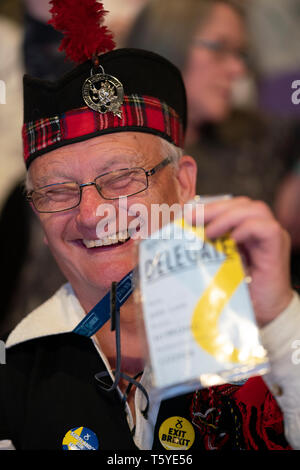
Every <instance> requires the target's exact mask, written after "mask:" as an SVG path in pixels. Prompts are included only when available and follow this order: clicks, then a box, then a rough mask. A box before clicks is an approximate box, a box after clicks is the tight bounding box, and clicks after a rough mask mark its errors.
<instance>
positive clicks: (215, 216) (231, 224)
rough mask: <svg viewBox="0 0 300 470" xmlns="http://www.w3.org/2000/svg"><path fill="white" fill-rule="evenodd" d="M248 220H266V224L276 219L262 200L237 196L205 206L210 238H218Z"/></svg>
mask: <svg viewBox="0 0 300 470" xmlns="http://www.w3.org/2000/svg"><path fill="white" fill-rule="evenodd" d="M246 220H248V221H249V220H251V221H252V222H254V221H255V220H264V222H265V224H267V223H270V222H271V221H274V220H275V219H274V217H273V214H272V212H271V210H270V209H269V207H268V206H267V205H266V204H264V203H263V202H261V201H251V200H250V199H248V198H236V199H232V200H229V201H220V202H216V203H212V204H208V205H207V206H205V207H204V223H205V226H206V235H207V237H208V238H217V237H219V236H222V235H224V234H225V233H228V232H231V231H233V230H234V229H235V228H236V227H238V226H240V225H241V224H243V223H244V222H245V221H246Z"/></svg>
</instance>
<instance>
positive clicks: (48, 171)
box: [30, 132, 195, 310]
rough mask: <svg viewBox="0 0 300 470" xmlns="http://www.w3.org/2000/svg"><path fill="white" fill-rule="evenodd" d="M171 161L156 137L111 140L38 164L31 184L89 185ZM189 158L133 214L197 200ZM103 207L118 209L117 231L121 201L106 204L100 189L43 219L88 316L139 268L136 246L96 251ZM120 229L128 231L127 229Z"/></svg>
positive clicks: (160, 177)
mask: <svg viewBox="0 0 300 470" xmlns="http://www.w3.org/2000/svg"><path fill="white" fill-rule="evenodd" d="M168 156H169V155H167V154H166V150H165V149H163V146H162V145H161V140H160V139H159V138H158V137H156V136H154V135H150V134H144V133H134V132H120V133H114V134H107V135H103V136H100V137H95V138H93V139H89V140H86V141H83V142H79V143H76V144H71V145H67V146H65V147H61V148H59V149H57V150H54V151H52V152H49V153H47V154H45V155H43V156H42V157H39V158H37V159H36V160H35V161H34V162H33V163H32V164H31V167H30V180H31V183H32V185H33V189H36V188H38V187H41V186H44V185H47V184H53V183H61V182H68V181H69V182H71V181H76V182H78V183H86V182H90V181H93V180H94V179H95V177H96V176H98V175H100V174H103V173H105V172H107V171H111V170H117V169H121V168H132V167H142V168H145V170H149V169H151V168H153V167H154V166H155V165H157V164H158V163H160V162H161V161H162V160H163V159H164V158H166V157H168ZM184 158H186V159H187V161H186V164H183V168H181V170H180V169H179V170H175V169H174V167H173V165H168V166H166V167H165V168H164V169H162V170H160V171H159V172H158V173H157V174H155V175H153V176H152V177H151V178H149V187H148V188H147V189H146V190H145V191H143V192H141V193H139V194H136V195H134V196H130V197H129V198H128V200H127V207H128V209H129V208H130V206H131V205H132V204H136V203H140V204H143V205H144V206H145V207H146V208H147V209H148V213H149V214H150V212H151V210H150V209H151V204H162V203H167V204H169V205H172V204H173V203H174V202H180V203H183V202H186V200H188V199H189V198H190V197H192V196H193V191H194V179H195V174H194V173H195V165H193V162H192V161H191V159H190V160H188V159H189V158H190V157H184ZM183 161H184V159H183ZM104 203H105V204H107V203H110V204H113V205H114V206H115V210H116V222H117V227H118V221H119V218H120V214H119V204H118V200H116V201H108V200H105V199H103V198H102V197H101V196H100V195H99V193H98V192H97V190H96V188H95V186H86V187H84V188H83V190H82V199H81V203H80V205H79V206H78V207H75V208H73V209H70V210H67V211H64V212H58V213H44V214H43V213H39V214H38V216H39V218H40V221H41V223H42V226H43V229H44V232H45V237H46V241H47V243H48V244H49V247H50V249H51V251H52V253H53V255H54V257H55V259H56V261H57V263H58V265H59V267H60V269H61V270H62V272H63V273H64V275H65V276H66V278H67V279H68V280H69V282H70V283H71V284H72V286H73V289H74V290H75V292H76V294H77V296H78V298H79V301H80V302H81V304H82V305H83V307H84V308H85V309H86V310H89V309H91V308H92V307H93V306H94V305H95V304H96V303H97V302H98V301H99V299H100V298H101V297H102V296H103V295H104V294H105V292H107V290H108V289H109V288H110V286H111V283H112V282H113V281H119V280H120V279H122V277H124V276H125V275H126V274H127V273H128V272H129V271H130V270H131V269H133V267H134V266H135V264H136V252H135V242H134V241H133V240H129V241H126V242H125V243H117V244H115V243H114V244H111V245H105V246H100V247H95V246H94V245H95V243H94V241H96V240H99V238H98V236H97V224H99V222H101V219H103V215H102V216H101V215H97V214H99V206H100V205H101V204H104ZM123 216H124V214H123ZM122 220H124V217H122ZM125 220H126V218H125ZM129 222H130V217H129V216H127V224H128V223H129ZM121 228H122V231H123V230H125V231H126V228H127V227H121ZM98 234H99V232H98Z"/></svg>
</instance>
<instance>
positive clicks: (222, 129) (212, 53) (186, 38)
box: [126, 0, 300, 207]
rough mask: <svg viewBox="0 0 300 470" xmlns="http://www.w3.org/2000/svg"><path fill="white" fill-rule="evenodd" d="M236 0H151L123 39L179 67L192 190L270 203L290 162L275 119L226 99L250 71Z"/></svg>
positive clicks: (283, 131)
mask: <svg viewBox="0 0 300 470" xmlns="http://www.w3.org/2000/svg"><path fill="white" fill-rule="evenodd" d="M244 4H245V2H242V1H237V0H187V1H185V2H182V1H181V0H165V1H164V2H161V1H159V0H151V1H150V2H149V3H148V4H147V6H146V7H145V8H144V9H143V10H142V11H141V13H140V14H139V15H138V17H137V19H136V22H135V23H134V25H133V27H132V30H131V32H130V34H129V35H128V38H127V42H126V46H128V47H131V46H132V47H140V48H144V49H149V48H150V49H151V50H153V51H155V52H158V53H160V54H162V55H164V56H165V57H167V58H169V59H170V60H171V61H173V62H174V63H175V64H176V65H177V66H178V67H179V68H180V69H181V71H182V73H183V77H184V80H185V85H186V89H187V96H188V105H189V108H190V111H189V127H188V133H187V143H186V151H187V152H188V153H190V154H192V155H195V158H196V160H197V165H198V177H197V192H198V193H199V194H216V193H231V194H233V195H239V194H246V195H248V196H249V197H252V198H254V199H262V200H264V201H265V202H266V203H268V204H269V205H270V206H271V207H272V206H273V203H274V198H275V194H276V191H277V186H278V183H279V181H281V179H282V177H283V175H284V174H285V172H286V171H287V168H289V165H290V164H291V163H290V161H289V155H290V151H289V145H290V134H289V127H288V126H285V125H282V122H274V121H273V120H269V119H268V118H267V117H264V116H262V115H261V114H260V113H258V112H257V110H256V109H255V103H251V105H248V107H247V108H244V109H238V108H237V107H235V106H234V102H233V95H234V91H235V90H236V87H237V86H238V84H240V83H241V82H242V81H243V82H245V80H246V79H247V78H248V77H251V71H250V70H249V64H248V57H249V54H248V50H249V43H250V40H249V38H248V33H247V10H245V7H244ZM249 83H252V82H251V81H250V80H249ZM293 143H294V142H293ZM297 145H298V148H299V151H300V143H299V142H298V143H297ZM266 175H268V177H267V178H266Z"/></svg>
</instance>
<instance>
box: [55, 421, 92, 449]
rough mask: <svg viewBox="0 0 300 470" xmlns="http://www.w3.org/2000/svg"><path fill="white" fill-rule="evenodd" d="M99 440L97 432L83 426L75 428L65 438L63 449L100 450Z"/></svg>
mask: <svg viewBox="0 0 300 470" xmlns="http://www.w3.org/2000/svg"><path fill="white" fill-rule="evenodd" d="M98 447H99V442H98V438H97V436H96V434H95V433H94V432H93V431H91V430H90V429H89V428H84V427H83V426H81V427H79V428H73V429H71V430H70V431H68V432H67V434H66V435H65V437H64V438H63V442H62V448H63V450H98Z"/></svg>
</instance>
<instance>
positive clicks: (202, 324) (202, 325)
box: [191, 253, 244, 363]
mask: <svg viewBox="0 0 300 470" xmlns="http://www.w3.org/2000/svg"><path fill="white" fill-rule="evenodd" d="M243 279H244V272H243V268H242V265H241V262H240V257H239V255H238V254H237V253H236V254H235V255H232V256H231V257H230V259H229V260H228V261H225V262H224V263H223V264H222V266H221V267H220V269H219V271H218V272H217V274H216V275H215V277H214V279H213V280H212V282H211V284H210V285H209V286H208V288H207V289H206V290H205V291H204V293H203V295H202V297H201V298H200V300H199V302H198V304H197V305H196V308H195V310H194V314H193V318H192V325H191V329H192V334H193V336H194V338H195V340H196V341H197V343H198V344H199V345H200V346H201V347H202V349H204V350H205V351H206V352H208V353H209V354H211V355H212V356H214V357H216V359H218V360H219V361H222V362H234V363H238V362H241V361H240V360H239V350H238V349H236V348H235V347H233V345H232V344H231V343H230V342H228V340H226V339H225V338H222V336H221V335H220V331H219V319H220V316H221V313H222V311H223V309H224V307H225V305H226V304H227V302H228V301H229V299H230V297H232V295H233V293H234V292H235V290H236V289H237V287H238V286H239V284H240V283H241V282H242V280H243Z"/></svg>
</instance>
